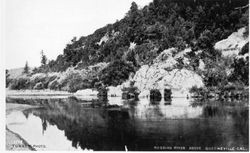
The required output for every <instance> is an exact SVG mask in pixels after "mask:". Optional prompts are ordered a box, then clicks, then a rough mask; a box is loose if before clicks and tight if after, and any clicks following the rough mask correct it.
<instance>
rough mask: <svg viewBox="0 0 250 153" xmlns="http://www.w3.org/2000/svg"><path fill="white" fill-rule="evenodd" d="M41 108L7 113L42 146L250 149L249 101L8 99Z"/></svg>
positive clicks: (23, 132) (21, 132) (16, 128)
mask: <svg viewBox="0 0 250 153" xmlns="http://www.w3.org/2000/svg"><path fill="white" fill-rule="evenodd" d="M13 103H15V104H20V105H22V104H29V105H34V106H38V107H34V108H28V109H25V110H23V111H18V110H16V111H12V112H11V113H9V114H7V116H6V118H7V120H6V124H7V127H8V128H9V129H10V130H12V131H14V132H15V133H18V134H19V135H20V136H21V137H23V138H24V139H25V140H26V141H27V142H28V143H29V144H31V145H32V146H33V147H35V149H37V150H84V149H92V150H98V151H99V150H100V151H101V150H103V151H106V150H116V151H119V150H125V149H128V150H137V151H140V150H151V151H155V150H174V151H176V150H183V149H185V150H197V149H198V150H233V149H234V150H243V151H246V150H248V149H249V147H248V146H249V141H248V135H249V131H248V129H249V123H248V121H249V118H248V116H249V115H248V108H249V107H248V100H246V101H194V100H187V99H181V98H179V99H178V98H176V99H172V100H171V101H159V102H150V101H149V100H147V99H142V100H140V101H122V100H121V99H120V98H110V99H109V101H108V102H103V101H102V102H101V101H98V100H95V101H91V102H90V101H86V100H83V99H77V98H73V97H72V98H61V99H60V98H56V99H55V98H53V99H51V98H49V99H34V98H33V99H32V98H28V97H26V98H7V105H12V104H13Z"/></svg>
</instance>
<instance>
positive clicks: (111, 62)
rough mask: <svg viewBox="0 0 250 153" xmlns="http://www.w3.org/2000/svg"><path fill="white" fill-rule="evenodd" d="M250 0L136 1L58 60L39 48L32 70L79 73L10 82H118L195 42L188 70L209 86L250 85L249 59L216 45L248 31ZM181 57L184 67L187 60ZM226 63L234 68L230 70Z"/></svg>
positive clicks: (72, 87) (60, 85) (77, 85)
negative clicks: (121, 15)
mask: <svg viewBox="0 0 250 153" xmlns="http://www.w3.org/2000/svg"><path fill="white" fill-rule="evenodd" d="M248 3H249V2H248V1H247V0H241V1H238V0H223V1H222V0H213V1H211V0H182V1H180V0H154V1H153V2H151V3H150V4H149V5H148V6H145V7H143V8H138V6H137V4H136V3H135V2H133V3H132V4H131V7H130V10H129V11H128V12H127V13H126V15H125V17H124V18H123V19H121V20H118V21H117V22H115V23H114V24H108V25H106V26H104V27H103V28H100V29H97V30H96V31H95V32H94V33H93V34H91V35H88V36H82V37H80V38H79V39H77V38H76V37H74V38H73V39H72V40H71V42H70V43H69V44H67V45H66V47H65V49H64V50H63V54H62V55H58V57H57V58H56V59H55V60H50V61H48V60H47V58H46V56H45V55H44V54H43V52H42V53H41V54H42V63H41V66H40V67H38V68H36V69H35V70H34V71H33V73H32V74H30V75H35V74H37V73H44V74H47V73H52V72H53V73H63V72H66V71H67V69H69V68H73V70H74V71H77V72H78V71H79V74H78V73H72V74H71V75H72V77H70V78H69V79H68V82H67V83H64V82H63V81H62V82H58V81H55V80H54V79H53V77H52V78H51V79H50V77H49V78H47V79H45V81H40V82H45V83H42V84H43V85H41V84H39V85H38V84H37V83H39V82H37V83H36V85H30V81H27V78H28V79H29V78H30V76H29V75H27V76H26V77H21V78H17V79H14V80H12V83H11V84H10V85H9V83H8V85H9V86H10V88H12V89H22V88H34V87H35V86H36V88H52V89H57V90H69V91H72V92H74V91H76V90H78V89H84V88H94V87H95V86H98V85H100V84H104V85H107V86H110V85H113V86H116V85H119V84H122V83H123V82H124V81H125V80H127V79H128V78H129V76H130V74H131V73H134V72H136V71H137V70H138V69H139V68H140V67H141V66H142V65H145V64H148V65H151V64H153V60H154V59H155V58H156V57H157V56H158V55H159V54H160V53H161V52H162V51H164V50H166V49H168V48H171V47H174V48H177V52H176V53H175V54H178V53H179V52H181V51H182V50H184V49H185V48H191V51H190V52H189V53H188V54H187V55H185V56H186V57H187V58H188V59H189V60H190V64H189V67H190V70H192V71H195V72H197V73H198V74H200V75H201V76H203V78H204V83H205V85H206V86H217V85H225V84H228V83H229V82H231V83H235V82H238V83H241V84H243V85H248V67H249V63H248V59H247V60H244V59H242V58H233V59H226V58H225V57H223V56H221V52H220V51H218V50H215V49H214V44H215V43H216V42H217V41H219V40H222V39H225V38H227V37H228V36H229V35H230V34H231V33H233V32H235V31H237V29H239V28H242V27H247V28H246V29H247V30H246V32H245V33H244V35H245V36H246V37H248V18H249V17H248V7H244V6H247V5H248ZM247 45H248V44H247ZM245 54H248V47H247V46H245V47H243V49H242V51H241V53H240V55H242V56H244V55H245ZM200 60H202V61H203V62H204V64H205V65H206V68H205V69H204V70H200V69H199V66H200V62H199V61H200ZM101 62H105V63H108V65H107V66H106V67H105V68H104V69H102V70H100V71H98V72H94V73H91V77H90V76H87V75H83V72H80V71H81V70H87V69H88V67H89V66H91V65H95V64H98V63H101ZM178 62H179V69H181V68H182V66H183V64H182V62H183V60H179V61H178ZM225 67H228V68H230V70H232V71H231V73H230V75H228V72H227V71H226V70H227V69H225ZM66 80H67V79H66ZM65 84H68V85H65Z"/></svg>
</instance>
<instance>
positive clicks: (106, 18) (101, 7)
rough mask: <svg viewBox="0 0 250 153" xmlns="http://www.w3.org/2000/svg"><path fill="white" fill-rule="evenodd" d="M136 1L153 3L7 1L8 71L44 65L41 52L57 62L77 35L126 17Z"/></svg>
mask: <svg viewBox="0 0 250 153" xmlns="http://www.w3.org/2000/svg"><path fill="white" fill-rule="evenodd" d="M132 1H135V2H136V3H137V4H138V5H139V6H141V7H142V6H144V5H146V4H148V3H149V2H151V1H152V0H6V2H5V4H6V7H5V55H6V60H5V61H6V68H7V69H10V68H18V67H24V65H25V62H26V61H28V64H29V66H31V67H34V66H39V65H40V52H41V50H44V53H45V54H46V55H47V57H48V58H49V59H56V57H57V55H59V54H61V53H63V49H64V47H65V46H66V44H67V43H68V42H70V40H71V39H72V38H73V37H74V36H76V37H77V38H79V37H80V36H86V35H88V34H91V33H93V32H94V31H95V30H96V29H98V28H101V27H103V26H105V25H106V24H109V23H114V22H115V21H116V20H117V19H121V18H123V17H124V15H125V13H126V12H127V11H128V10H129V8H130V6H131V3H132Z"/></svg>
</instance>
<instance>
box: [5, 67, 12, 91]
mask: <svg viewBox="0 0 250 153" xmlns="http://www.w3.org/2000/svg"><path fill="white" fill-rule="evenodd" d="M5 77H6V80H5V81H6V88H7V87H8V86H9V83H10V81H11V80H10V78H9V77H10V74H9V70H5Z"/></svg>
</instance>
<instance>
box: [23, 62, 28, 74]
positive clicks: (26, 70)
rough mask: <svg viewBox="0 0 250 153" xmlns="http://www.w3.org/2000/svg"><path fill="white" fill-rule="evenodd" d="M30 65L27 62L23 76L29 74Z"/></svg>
mask: <svg viewBox="0 0 250 153" xmlns="http://www.w3.org/2000/svg"><path fill="white" fill-rule="evenodd" d="M29 69H30V68H29V65H28V62H27V61H26V63H25V66H24V69H23V74H29Z"/></svg>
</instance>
